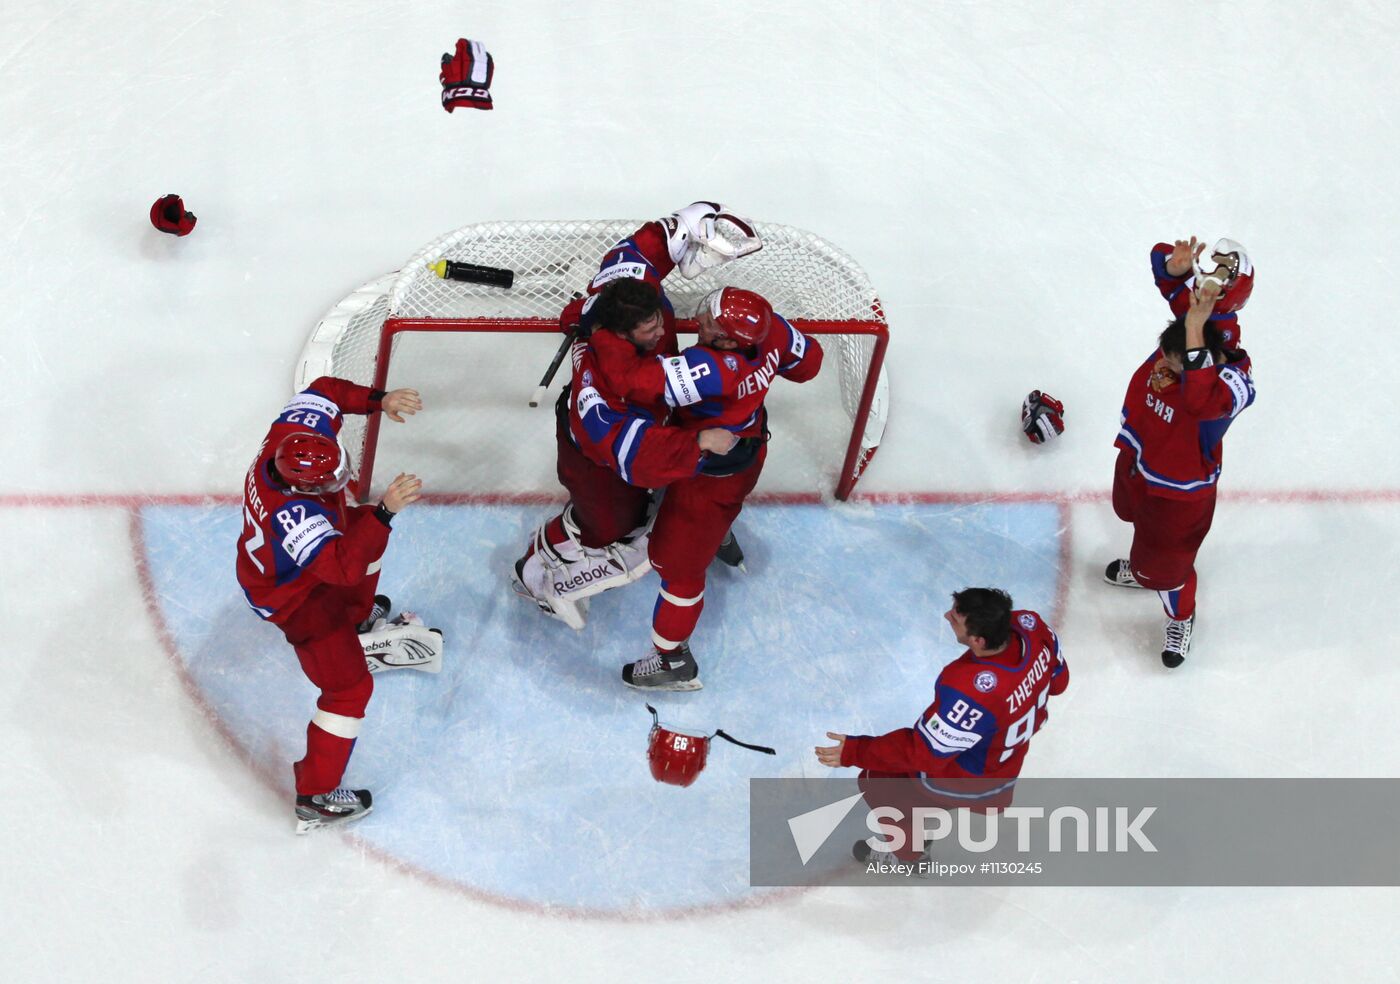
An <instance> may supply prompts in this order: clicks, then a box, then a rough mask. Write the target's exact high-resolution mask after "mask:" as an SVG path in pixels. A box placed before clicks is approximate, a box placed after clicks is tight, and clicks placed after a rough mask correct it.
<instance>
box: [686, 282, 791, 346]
mask: <svg viewBox="0 0 1400 984" xmlns="http://www.w3.org/2000/svg"><path fill="white" fill-rule="evenodd" d="M705 314H709V315H710V316H711V317H712V318H714V319H715V325H716V326H717V327H718V329H719V331H720V333H721V337H724V338H729V339H732V340H734V341H736V342H738V343H739V346H740V348H752V347H753V346H755V345H762V344H763V340H764V339H765V338H767V337H768V329H769V328H770V327H772V324H773V305H771V304H769V303H768V302H767V301H766V300H764V299H763V297H761V296H760V295H758V294H755V293H754V292H753V291H751V290H740V289H739V288H738V287H720V288H718V289H716V290H712V291H710V292H709V293H708V294H706V295H705V296H704V297H703V298H701V299H700V305H699V307H698V308H697V309H696V311H695V317H696V319H699V318H700V317H701V316H702V315H705Z"/></svg>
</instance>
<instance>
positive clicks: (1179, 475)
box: [1114, 349, 1254, 499]
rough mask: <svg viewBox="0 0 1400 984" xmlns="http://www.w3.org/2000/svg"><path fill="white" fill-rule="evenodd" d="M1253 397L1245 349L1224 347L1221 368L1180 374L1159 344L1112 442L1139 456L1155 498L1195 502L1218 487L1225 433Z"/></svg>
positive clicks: (1133, 383) (1127, 399)
mask: <svg viewBox="0 0 1400 984" xmlns="http://www.w3.org/2000/svg"><path fill="white" fill-rule="evenodd" d="M1253 402H1254V377H1253V374H1252V365H1251V363H1250V361H1249V353H1247V352H1245V351H1244V349H1236V350H1234V351H1233V352H1226V354H1225V363H1224V364H1223V365H1218V366H1217V365H1211V366H1207V367H1205V368H1203V369H1187V370H1186V371H1185V372H1183V373H1181V375H1180V377H1178V376H1177V374H1176V373H1174V372H1172V370H1171V369H1170V368H1168V367H1167V365H1166V363H1165V362H1164V361H1163V359H1162V353H1161V350H1160V349H1159V350H1157V351H1155V352H1153V353H1152V354H1151V355H1149V356H1148V357H1147V360H1146V361H1145V362H1143V363H1142V365H1140V366H1138V368H1137V371H1136V372H1134V373H1133V378H1132V379H1131V380H1129V382H1128V392H1127V394H1126V395H1125V396H1124V397H1123V412H1122V418H1121V423H1120V425H1119V428H1118V438H1117V440H1115V441H1114V445H1115V446H1116V447H1119V448H1125V449H1127V450H1129V451H1131V452H1133V454H1134V455H1136V457H1137V468H1138V471H1139V472H1141V473H1142V477H1143V478H1144V479H1145V480H1146V482H1147V488H1148V491H1149V492H1151V493H1152V494H1153V495H1160V496H1164V497H1166V498H1169V499H1190V498H1193V497H1194V496H1197V495H1201V494H1203V493H1205V492H1206V491H1208V490H1210V489H1213V488H1214V487H1215V483H1216V481H1217V480H1218V479H1219V478H1220V462H1221V454H1222V452H1223V441H1224V438H1225V431H1226V430H1227V429H1228V428H1229V426H1230V424H1231V423H1232V422H1233V421H1234V419H1235V418H1236V417H1238V416H1239V415H1240V414H1241V413H1242V412H1243V411H1244V409H1245V407H1247V406H1249V405H1250V404H1252V403H1253Z"/></svg>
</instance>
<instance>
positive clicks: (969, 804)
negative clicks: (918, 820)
mask: <svg viewBox="0 0 1400 984" xmlns="http://www.w3.org/2000/svg"><path fill="white" fill-rule="evenodd" d="M1014 778H1015V776H1003V777H1000V778H997V779H982V778H976V779H961V778H958V779H946V778H941V779H938V780H936V781H937V782H939V783H941V784H943V785H944V786H946V787H948V788H949V789H952V790H954V791H956V792H957V793H958V795H957V796H949V795H947V794H940V793H938V792H936V791H935V790H932V789H929V788H928V787H927V786H925V785H924V783H923V780H922V778H921V777H920V774H919V773H917V772H879V771H877V770H875V769H861V770H860V775H859V776H857V777H856V779H857V781H858V784H859V786H860V791H861V792H862V793H863V794H864V795H865V803H866V805H867V806H869V807H870V808H871V809H872V810H876V809H879V808H881V807H893V808H894V809H895V810H897V811H898V815H897V816H891V817H890V818H889V819H883V818H882V819H881V821H880V822H881V824H882V825H883V826H887V827H897V828H899V830H901V831H902V832H903V833H904V846H903V847H902V848H900V849H899V850H898V851H895V852H894V855H895V857H897V858H899V860H901V861H917V860H918V859H919V857H920V855H921V854H922V853H923V852H922V851H921V850H919V849H918V848H917V847H916V846H915V836H916V832H915V830H914V810H915V809H916V808H917V807H923V808H925V809H928V808H933V807H937V808H939V809H944V810H949V811H952V810H971V811H972V812H973V813H986V812H987V810H988V809H990V808H992V807H996V808H998V809H1002V810H1004V809H1006V808H1007V807H1008V806H1010V805H1011V800H1012V796H1013V795H1014V793H1015V789H1016V787H1015V786H1012V787H1010V788H1008V789H1003V790H1001V791H1000V792H991V791H992V790H996V789H1000V788H1001V787H1002V786H1004V785H1006V783H1008V782H1010V781H1011V780H1012V779H1014ZM872 779H875V780H881V781H879V782H871V781H870V780H872ZM925 846H927V845H925Z"/></svg>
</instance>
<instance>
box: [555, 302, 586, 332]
mask: <svg viewBox="0 0 1400 984" xmlns="http://www.w3.org/2000/svg"><path fill="white" fill-rule="evenodd" d="M584 300H585V298H582V297H575V298H574V299H573V300H572V301H570V302H569V303H568V304H565V305H564V310H563V311H562V312H561V313H560V315H559V330H560V331H561V332H563V333H564V334H565V335H567V334H568V333H569V332H571V331H573V330H574V329H575V328H577V327H578V326H579V324H580V323H581V322H582V321H583V302H584Z"/></svg>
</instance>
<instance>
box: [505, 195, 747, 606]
mask: <svg viewBox="0 0 1400 984" xmlns="http://www.w3.org/2000/svg"><path fill="white" fill-rule="evenodd" d="M721 230H728V231H727V234H726V235H721V234H720V231H721ZM735 244H738V245H737V246H736V245H735ZM757 246H758V240H757V237H756V235H754V233H753V230H752V227H751V226H750V225H749V224H748V223H747V222H746V221H745V220H743V219H740V218H738V217H737V216H735V215H733V214H732V213H730V212H728V211H727V210H725V209H724V208H723V206H720V205H718V204H716V203H714V202H696V203H694V204H692V205H689V206H687V207H686V208H683V209H680V210H679V211H677V212H675V213H672V214H671V215H669V216H667V217H665V218H663V219H659V220H657V221H654V222H648V223H646V224H645V225H643V226H642V227H641V228H640V229H638V230H637V231H636V232H635V233H633V234H632V235H631V236H629V237H628V238H627V239H624V240H623V241H622V242H620V243H618V244H617V245H616V246H614V247H613V248H612V249H611V250H609V251H608V253H607V255H606V256H605V257H604V258H603V262H602V265H601V267H600V269H599V272H598V274H597V275H596V276H595V277H594V278H593V280H592V281H591V282H590V284H589V286H588V291H589V296H588V297H587V298H580V299H578V300H576V301H574V302H572V303H570V304H569V305H568V306H567V307H566V308H565V310H564V312H563V314H562V315H561V317H560V327H561V329H563V330H564V331H566V332H569V331H574V332H576V334H577V341H576V342H575V343H574V346H573V350H572V353H571V354H572V365H573V378H572V381H571V384H570V387H569V389H568V390H567V391H566V392H565V394H564V395H563V396H561V398H560V400H559V403H558V404H557V406H556V414H557V426H556V444H557V462H558V475H559V481H560V484H562V485H563V486H564V487H565V488H566V489H567V490H568V491H569V497H570V501H569V504H568V505H567V506H565V508H564V510H563V511H562V512H560V513H559V514H558V515H556V516H555V517H554V518H552V519H550V520H549V521H548V522H546V523H545V524H544V525H542V526H541V527H539V528H538V529H537V530H536V531H535V532H534V533H533V534H532V536H531V539H530V543H529V545H528V547H527V549H526V551H525V554H524V555H523V556H522V557H521V558H520V559H519V560H517V561H516V563H515V568H514V571H513V577H512V582H513V585H514V587H515V590H516V592H517V593H518V594H520V595H522V596H523V597H525V598H527V599H528V600H530V601H532V602H534V603H535V604H536V605H537V606H538V607H539V608H540V610H541V611H543V612H544V613H545V614H548V615H551V616H553V617H555V618H558V619H560V620H561V621H563V622H565V623H566V624H568V625H570V626H571V627H573V628H576V629H579V628H582V627H583V625H584V619H585V617H586V609H587V603H588V599H589V597H591V596H592V595H594V594H597V593H599V592H601V591H604V590H607V589H609V588H612V587H616V586H619V585H622V584H627V583H630V582H631V581H633V580H636V579H637V578H638V577H640V576H642V575H643V574H645V573H646V572H647V570H649V569H650V568H649V561H648V559H647V549H646V524H647V516H648V511H649V508H650V506H651V494H650V490H652V489H656V488H661V487H664V486H665V485H667V484H669V483H670V482H672V481H674V480H676V479H678V478H683V477H687V476H690V475H694V474H696V472H697V470H698V469H699V467H700V463H701V460H702V457H703V456H704V454H706V453H707V452H708V451H710V450H724V449H727V448H728V447H729V446H730V444H731V443H732V442H733V438H732V436H730V435H729V434H728V433H725V432H722V431H719V430H717V429H715V430H712V431H711V432H708V433H707V432H706V431H704V430H700V431H694V430H692V431H686V432H681V431H680V430H678V429H677V428H675V427H672V426H667V424H666V418H667V416H668V413H669V410H668V408H667V407H666V405H665V403H664V401H663V400H662V399H661V398H660V396H659V394H658V395H657V396H656V398H654V399H652V400H649V401H643V402H634V403H629V402H628V401H627V400H624V399H623V398H622V397H621V396H620V395H619V394H618V393H617V392H615V391H614V390H612V389H611V388H610V386H609V382H608V380H609V379H610V378H613V377H619V378H620V377H623V376H625V374H626V372H627V371H629V370H630V368H631V366H632V365H633V364H634V363H636V362H637V361H638V360H639V359H641V358H642V357H644V356H648V355H650V354H652V353H660V354H665V355H675V354H676V351H677V344H676V328H675V313H674V311H673V309H672V307H671V302H670V300H669V299H668V298H667V297H666V294H665V292H664V290H662V288H661V282H662V280H664V279H665V278H666V276H667V275H668V274H670V273H671V271H672V270H675V269H677V268H679V269H680V271H681V274H682V276H686V277H694V276H697V275H698V274H699V273H701V272H703V271H704V270H706V269H709V268H711V267H713V266H715V265H717V264H719V263H722V262H725V261H727V260H728V259H732V258H734V257H735V256H738V255H743V254H744V253H745V252H751V251H752V250H753V249H756V248H757Z"/></svg>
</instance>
